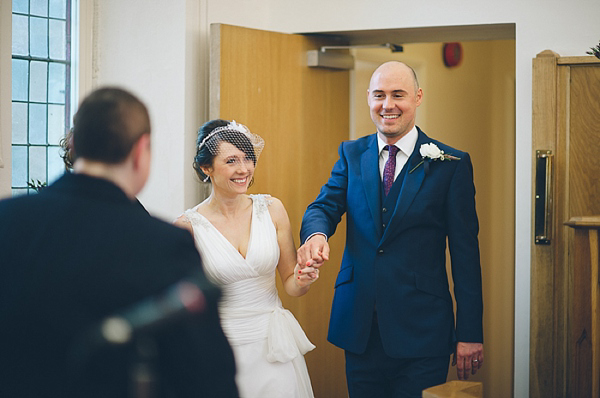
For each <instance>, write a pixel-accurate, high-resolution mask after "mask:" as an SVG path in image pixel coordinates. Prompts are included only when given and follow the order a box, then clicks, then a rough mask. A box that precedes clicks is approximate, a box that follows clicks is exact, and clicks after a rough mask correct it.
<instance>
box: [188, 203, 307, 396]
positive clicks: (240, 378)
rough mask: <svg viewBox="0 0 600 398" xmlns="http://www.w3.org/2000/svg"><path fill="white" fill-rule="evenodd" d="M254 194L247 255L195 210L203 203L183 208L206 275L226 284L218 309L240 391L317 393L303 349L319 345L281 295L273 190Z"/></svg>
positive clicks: (305, 394) (303, 394)
mask: <svg viewBox="0 0 600 398" xmlns="http://www.w3.org/2000/svg"><path fill="white" fill-rule="evenodd" d="M250 198H251V199H252V221H251V227H250V240H249V242H248V251H247V253H246V258H244V257H243V256H242V255H241V254H240V253H239V252H238V251H237V250H236V249H235V248H234V247H233V245H231V243H230V242H229V241H228V240H227V239H226V238H225V237H224V236H223V235H222V234H221V233H220V232H219V231H218V230H217V229H216V228H215V227H214V226H213V225H212V224H211V223H210V221H208V220H207V219H206V218H205V217H204V216H202V215H201V214H200V213H198V212H197V211H196V209H197V207H198V206H199V205H198V206H196V207H194V208H192V209H189V210H187V211H186V212H185V213H184V215H185V217H186V218H187V220H188V221H189V222H190V223H191V224H192V227H193V230H194V239H195V241H196V246H197V247H198V250H199V251H200V253H201V255H202V260H203V263H204V268H205V272H206V274H207V275H208V277H209V278H210V279H211V280H212V281H213V282H215V283H217V284H218V285H220V286H221V288H222V292H223V296H222V298H221V302H220V304H219V314H220V317H221V324H222V326H223V330H224V332H225V335H226V336H227V338H228V340H229V343H230V344H231V347H232V348H233V352H234V356H235V361H236V367H237V373H236V383H237V386H238V389H239V391H240V396H241V397H242V398H292V397H297V398H306V397H313V396H314V395H313V391H312V387H311V384H310V378H309V376H308V370H307V368H306V363H305V361H304V354H305V353H306V352H308V351H310V350H312V349H313V348H315V346H314V345H313V344H312V343H311V342H310V341H309V340H308V338H307V337H306V335H305V334H304V331H303V330H302V328H301V327H300V324H299V323H298V321H297V320H296V318H294V316H293V315H292V313H291V312H289V311H288V310H286V309H284V308H283V307H282V305H281V301H280V299H279V296H278V295H277V289H276V285H275V268H276V266H277V263H278V261H279V245H278V244H277V233H276V230H275V226H274V225H273V221H272V220H271V215H270V214H269V210H268V208H267V207H268V205H269V204H270V199H269V196H268V195H250Z"/></svg>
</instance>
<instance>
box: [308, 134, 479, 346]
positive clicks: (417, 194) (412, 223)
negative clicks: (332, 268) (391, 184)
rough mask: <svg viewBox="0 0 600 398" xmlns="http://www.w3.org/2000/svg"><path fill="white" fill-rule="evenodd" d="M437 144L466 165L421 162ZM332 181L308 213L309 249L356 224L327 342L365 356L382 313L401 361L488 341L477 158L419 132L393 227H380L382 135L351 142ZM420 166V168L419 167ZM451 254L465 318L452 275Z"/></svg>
mask: <svg viewBox="0 0 600 398" xmlns="http://www.w3.org/2000/svg"><path fill="white" fill-rule="evenodd" d="M430 142H433V143H435V144H436V145H437V146H438V147H439V148H440V149H441V150H443V151H444V153H446V154H450V155H454V156H456V157H458V158H460V160H444V161H441V160H436V161H430V160H426V161H425V163H423V164H421V165H418V164H419V162H420V161H421V160H422V159H421V155H420V153H419V148H420V146H421V145H422V144H425V143H430ZM339 155H340V158H339V160H338V161H337V163H336V164H335V165H334V167H333V170H332V172H331V177H330V178H329V181H327V183H326V184H325V185H324V186H323V187H322V188H321V192H320V193H319V195H318V196H317V198H316V200H315V201H314V202H313V203H312V204H310V205H309V206H308V208H307V210H306V212H305V214H304V218H303V221H302V228H301V232H300V235H301V241H302V242H304V241H305V240H306V239H307V237H309V236H310V235H311V234H313V233H316V232H322V233H324V234H326V235H327V236H331V235H333V233H334V232H335V229H336V227H337V224H338V223H339V221H340V219H341V217H342V215H343V214H344V213H345V214H346V217H347V231H346V248H345V250H344V256H343V259H342V264H341V267H340V271H339V274H338V276H337V280H336V282H335V295H334V299H333V304H332V309H331V319H330V324H329V334H328V340H329V341H330V342H331V343H333V344H335V345H337V346H338V347H341V348H343V349H345V350H347V351H350V352H353V353H362V352H364V350H365V348H366V345H367V341H368V338H369V332H370V330H371V321H372V319H373V318H372V317H373V314H374V311H377V319H378V323H379V329H380V334H381V340H382V342H383V346H384V349H385V351H386V353H387V354H388V355H389V356H391V357H395V358H414V357H426V356H441V355H446V354H449V353H451V352H453V351H454V346H455V343H456V342H457V341H461V342H483V330H482V329H483V327H482V316H483V315H482V314H483V303H482V291H481V269H480V262H479V245H478V239H477V234H478V230H479V225H478V221H477V215H476V211H475V187H474V184H473V169H472V164H471V160H470V158H469V155H468V154H467V153H466V152H461V151H458V150H456V149H454V148H451V147H449V146H447V145H444V144H442V143H440V142H438V141H436V140H433V139H431V138H429V137H427V136H426V135H425V134H424V133H423V132H422V131H421V130H420V129H418V139H417V143H416V145H415V150H414V151H413V154H412V155H411V156H410V157H409V159H408V162H407V164H406V166H405V167H408V169H407V170H412V169H413V168H414V170H413V171H412V172H410V173H408V172H407V173H405V177H404V181H403V184H402V189H401V191H400V195H399V196H398V200H397V202H396V204H395V208H393V209H391V208H390V209H386V210H387V211H393V215H392V218H391V220H390V223H389V225H388V226H387V228H385V229H384V228H383V225H382V222H381V213H382V208H381V203H382V199H381V188H380V187H381V185H380V184H381V182H380V181H381V177H380V174H379V163H378V162H379V153H378V147H377V137H376V134H372V135H370V136H367V137H363V138H360V139H358V140H355V141H349V142H343V143H342V144H341V145H340V147H339ZM415 167H416V168H415ZM446 242H448V246H449V249H450V254H451V263H452V267H451V268H452V278H453V282H454V294H455V297H456V302H457V312H456V319H455V316H454V312H453V304H452V299H451V295H450V291H449V287H448V277H447V273H446Z"/></svg>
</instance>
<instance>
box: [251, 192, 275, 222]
mask: <svg viewBox="0 0 600 398" xmlns="http://www.w3.org/2000/svg"><path fill="white" fill-rule="evenodd" d="M249 196H250V198H251V199H252V202H254V204H255V205H256V216H257V217H258V218H262V216H263V215H264V214H265V212H267V211H269V206H271V203H273V198H271V195H266V194H257V195H249Z"/></svg>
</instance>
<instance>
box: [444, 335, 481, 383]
mask: <svg viewBox="0 0 600 398" xmlns="http://www.w3.org/2000/svg"><path fill="white" fill-rule="evenodd" d="M455 365H456V374H457V376H458V379H459V380H467V379H468V378H469V373H470V374H472V375H474V374H475V373H477V371H478V370H479V369H481V367H482V366H483V344H481V343H460V342H459V343H457V344H456V351H455V352H454V359H453V360H452V366H455Z"/></svg>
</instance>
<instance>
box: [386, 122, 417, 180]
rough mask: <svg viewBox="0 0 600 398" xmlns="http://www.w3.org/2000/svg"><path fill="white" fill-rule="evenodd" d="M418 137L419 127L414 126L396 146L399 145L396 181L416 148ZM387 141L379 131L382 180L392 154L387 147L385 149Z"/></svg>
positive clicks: (395, 173)
mask: <svg viewBox="0 0 600 398" xmlns="http://www.w3.org/2000/svg"><path fill="white" fill-rule="evenodd" d="M417 138H419V133H418V132H417V127H416V126H413V128H412V130H410V131H409V132H408V133H407V134H406V135H405V136H404V137H402V138H400V139H399V140H398V141H396V143H395V144H394V145H395V146H397V147H398V149H399V151H398V152H397V153H396V170H395V172H394V181H396V177H398V174H400V172H401V171H402V167H404V165H405V164H406V162H407V161H408V157H409V156H410V155H411V154H412V152H413V150H414V149H415V145H417ZM386 145H387V144H386V142H385V141H383V140H382V139H381V137H380V136H379V133H377V146H378V147H379V175H380V176H381V180H383V169H384V167H385V163H386V162H387V160H388V157H389V156H390V153H389V151H388V150H387V149H383V148H384V147H385V146H386Z"/></svg>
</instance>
